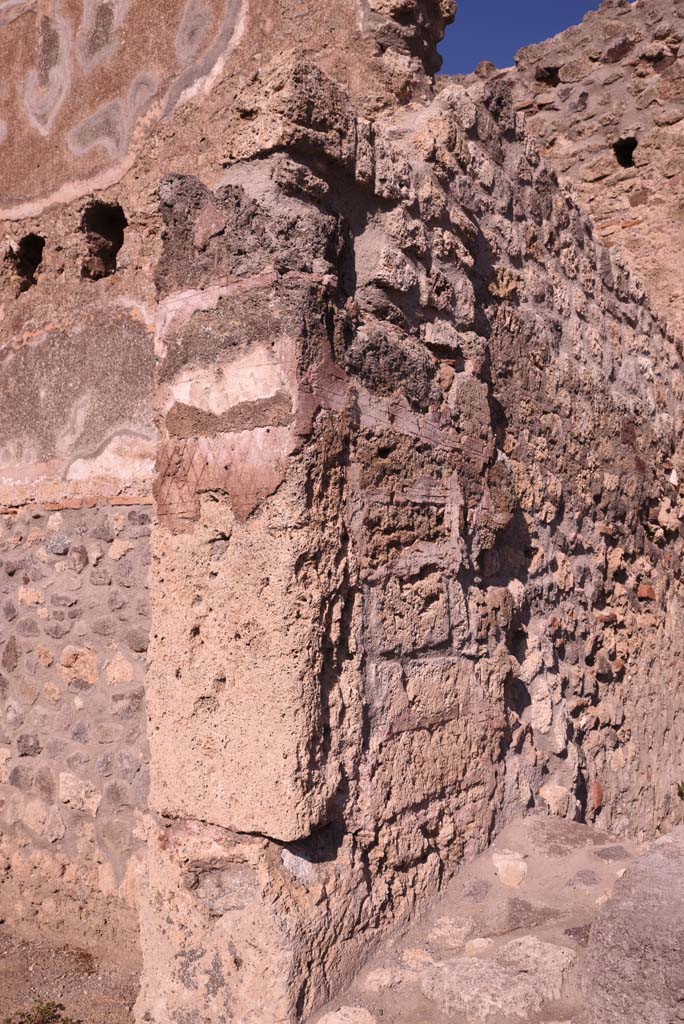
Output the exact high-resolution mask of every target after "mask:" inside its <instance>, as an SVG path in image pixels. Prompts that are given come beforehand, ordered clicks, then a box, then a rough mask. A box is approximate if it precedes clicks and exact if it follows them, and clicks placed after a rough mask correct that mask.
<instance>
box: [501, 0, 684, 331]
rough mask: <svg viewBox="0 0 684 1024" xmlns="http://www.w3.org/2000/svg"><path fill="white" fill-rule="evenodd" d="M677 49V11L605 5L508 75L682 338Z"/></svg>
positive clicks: (671, 1) (605, 236)
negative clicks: (620, 151)
mask: <svg viewBox="0 0 684 1024" xmlns="http://www.w3.org/2000/svg"><path fill="white" fill-rule="evenodd" d="M683 41H684V4H682V3H681V2H680V0H636V2H635V3H630V2H628V0H604V2H603V3H602V4H601V6H600V8H599V10H598V11H596V12H590V13H589V14H588V15H587V16H586V17H585V18H584V20H583V21H582V23H581V25H578V26H576V27H574V28H570V29H568V30H567V31H566V32H562V33H561V34H560V35H558V36H556V37H555V38H553V39H549V40H547V41H546V42H543V43H539V44H537V45H534V46H528V47H526V48H525V49H524V50H521V52H520V53H519V54H518V55H517V57H516V66H515V69H514V70H512V71H508V72H504V78H505V79H506V81H508V82H509V83H510V85H511V87H512V88H513V91H514V95H515V100H516V106H517V108H518V109H519V110H521V111H522V112H523V113H524V115H525V117H526V118H527V120H528V121H529V123H530V126H531V128H532V130H533V132H534V134H535V135H536V137H537V138H538V140H539V144H540V147H541V151H542V152H543V153H544V155H545V156H546V157H547V159H548V160H549V162H550V163H551V165H552V166H553V167H554V168H555V169H556V170H557V172H558V173H559V175H560V177H561V180H562V181H564V182H566V183H567V184H569V185H571V186H572V187H573V189H574V190H575V193H576V195H577V196H578V198H579V200H580V202H581V203H582V204H583V206H584V207H585V209H586V210H587V212H588V213H589V214H590V216H591V218H592V220H593V222H594V224H595V225H596V230H597V232H598V235H599V237H600V239H601V240H602V242H603V243H604V244H605V245H607V246H617V247H619V248H620V250H621V251H622V252H623V253H624V256H625V258H626V259H627V261H628V262H629V265H630V266H631V267H632V269H633V270H634V271H635V272H636V273H637V274H638V276H639V277H640V279H641V280H642V281H643V282H644V284H645V285H646V286H647V289H648V293H649V295H650V297H651V300H652V302H653V304H654V306H655V308H656V309H658V311H659V312H660V313H661V315H663V316H664V317H665V318H667V319H668V320H669V321H670V323H671V324H672V325H673V327H674V328H676V330H677V331H678V332H679V333H680V334H681V333H682V330H683V329H684V312H683V311H684V290H683V288H682V278H681V272H680V268H681V265H682V260H683V259H684V250H683V248H682V238H683V237H684V214H683V213H682V208H683V199H684V170H683V169H682V158H681V153H682V146H683V145H684V102H683V100H684V60H683V59H682V54H683V51H682V43H683ZM616 145H617V146H618V149H619V147H620V146H621V145H622V147H623V150H622V153H621V155H620V159H618V152H616V150H615V146H616ZM625 145H626V148H625ZM663 252H665V253H667V258H665V259H663V258H662V254H663Z"/></svg>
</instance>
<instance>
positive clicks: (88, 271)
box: [81, 202, 128, 281]
mask: <svg viewBox="0 0 684 1024" xmlns="http://www.w3.org/2000/svg"><path fill="white" fill-rule="evenodd" d="M127 227H128V221H127V220H126V215H125V214H124V212H123V210H122V208H121V207H120V206H119V205H118V203H101V202H92V203H89V204H88V206H86V208H85V210H84V211H83V216H82V217H81V231H83V232H84V233H85V235H86V238H87V240H88V255H87V257H86V258H85V260H84V261H83V266H82V267H81V276H82V277H89V278H90V279H91V280H93V281H97V280H98V279H99V278H101V277H108V276H109V275H110V274H113V273H114V272H115V271H116V257H117V255H118V253H119V250H120V249H121V246H122V245H123V243H124V232H125V229H126V228H127Z"/></svg>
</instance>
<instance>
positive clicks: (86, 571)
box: [0, 506, 150, 958]
mask: <svg viewBox="0 0 684 1024" xmlns="http://www.w3.org/2000/svg"><path fill="white" fill-rule="evenodd" d="M149 522H150V513H149V509H148V508H146V507H144V506H143V507H137V508H136V507H133V508H123V509H120V510H109V511H108V510H104V509H101V510H96V509H93V510H91V511H87V512H84V511H75V510H67V509H65V510H63V511H61V512H60V511H57V512H52V513H49V512H44V511H41V510H40V509H37V508H32V509H30V510H29V509H27V510H24V511H21V512H19V511H18V512H16V513H14V514H5V515H3V516H2V517H0V524H1V525H0V531H1V532H0V615H1V616H2V620H1V621H2V627H1V628H2V633H1V634H0V708H1V711H2V716H1V717H0V853H1V855H2V875H1V876H0V914H1V916H2V918H3V920H4V922H5V923H6V924H7V925H8V926H10V927H11V928H12V929H13V931H14V932H15V933H18V934H22V933H25V934H30V935H35V934H36V933H38V934H42V935H43V936H45V937H49V936H54V934H55V933H56V932H58V933H59V934H60V935H61V936H62V941H66V942H69V941H70V942H72V943H75V944H80V943H81V942H82V941H83V935H84V931H85V933H86V934H87V935H88V937H89V941H90V945H91V947H93V948H95V947H96V946H97V945H100V946H104V947H106V948H107V950H108V951H111V953H112V955H113V956H115V957H118V956H121V957H124V958H125V957H127V956H130V955H133V953H132V950H130V949H128V948H127V944H129V942H130V936H131V934H135V931H136V928H137V922H136V910H137V892H138V885H139V876H140V871H141V866H142V840H143V838H144V832H143V829H142V817H141V812H143V811H144V809H145V808H146V806H147V790H148V764H149V755H148V747H147V737H146V728H145V725H146V723H145V706H144V668H145V665H144V654H142V655H141V654H140V653H137V652H136V650H135V649H134V648H135V646H136V645H134V644H132V636H133V634H134V633H135V632H136V631H138V630H140V631H141V632H142V633H143V634H144V635H147V632H148V630H149V604H148V595H147V585H146V584H147V564H148V562H149V530H150V527H149ZM122 545H125V547H126V549H127V553H126V556H125V557H122V556H121V550H122ZM117 945H118V946H119V948H118V949H117Z"/></svg>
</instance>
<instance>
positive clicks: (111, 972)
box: [0, 927, 138, 1024]
mask: <svg viewBox="0 0 684 1024" xmlns="http://www.w3.org/2000/svg"><path fill="white" fill-rule="evenodd" d="M137 991H138V978H137V974H136V973H135V972H132V971H126V970H124V969H123V968H120V967H112V966H110V965H106V964H104V963H102V962H98V960H96V959H95V957H93V955H92V954H91V953H88V952H86V950H83V949H76V948H74V947H71V946H62V947H59V946H57V945H55V946H46V945H42V944H37V943H29V942H23V941H21V940H19V939H17V938H15V937H13V936H12V935H9V934H6V933H5V932H4V929H3V928H2V927H0V1021H4V1020H5V1018H6V1017H8V1016H10V1015H13V1014H17V1013H20V1012H22V1011H27V1010H30V1009H31V1008H32V1007H33V1006H34V1005H35V1004H36V1003H40V1002H50V1001H52V1002H55V1003H60V1004H61V1005H62V1006H63V1007H64V1015H65V1016H69V1017H72V1018H73V1019H74V1020H76V1021H80V1022H82V1024H132V1021H133V1013H132V1007H133V1003H134V1002H135V998H136V995H137Z"/></svg>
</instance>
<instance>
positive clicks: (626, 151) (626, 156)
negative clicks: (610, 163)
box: [613, 135, 639, 167]
mask: <svg viewBox="0 0 684 1024" xmlns="http://www.w3.org/2000/svg"><path fill="white" fill-rule="evenodd" d="M638 145H639V143H638V141H637V140H636V139H635V138H634V136H633V135H629V136H626V137H625V138H624V139H618V141H617V142H614V143H613V152H614V153H615V159H616V160H617V162H618V163H619V164H620V167H634V152H635V150H636V148H637V146H638Z"/></svg>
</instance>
